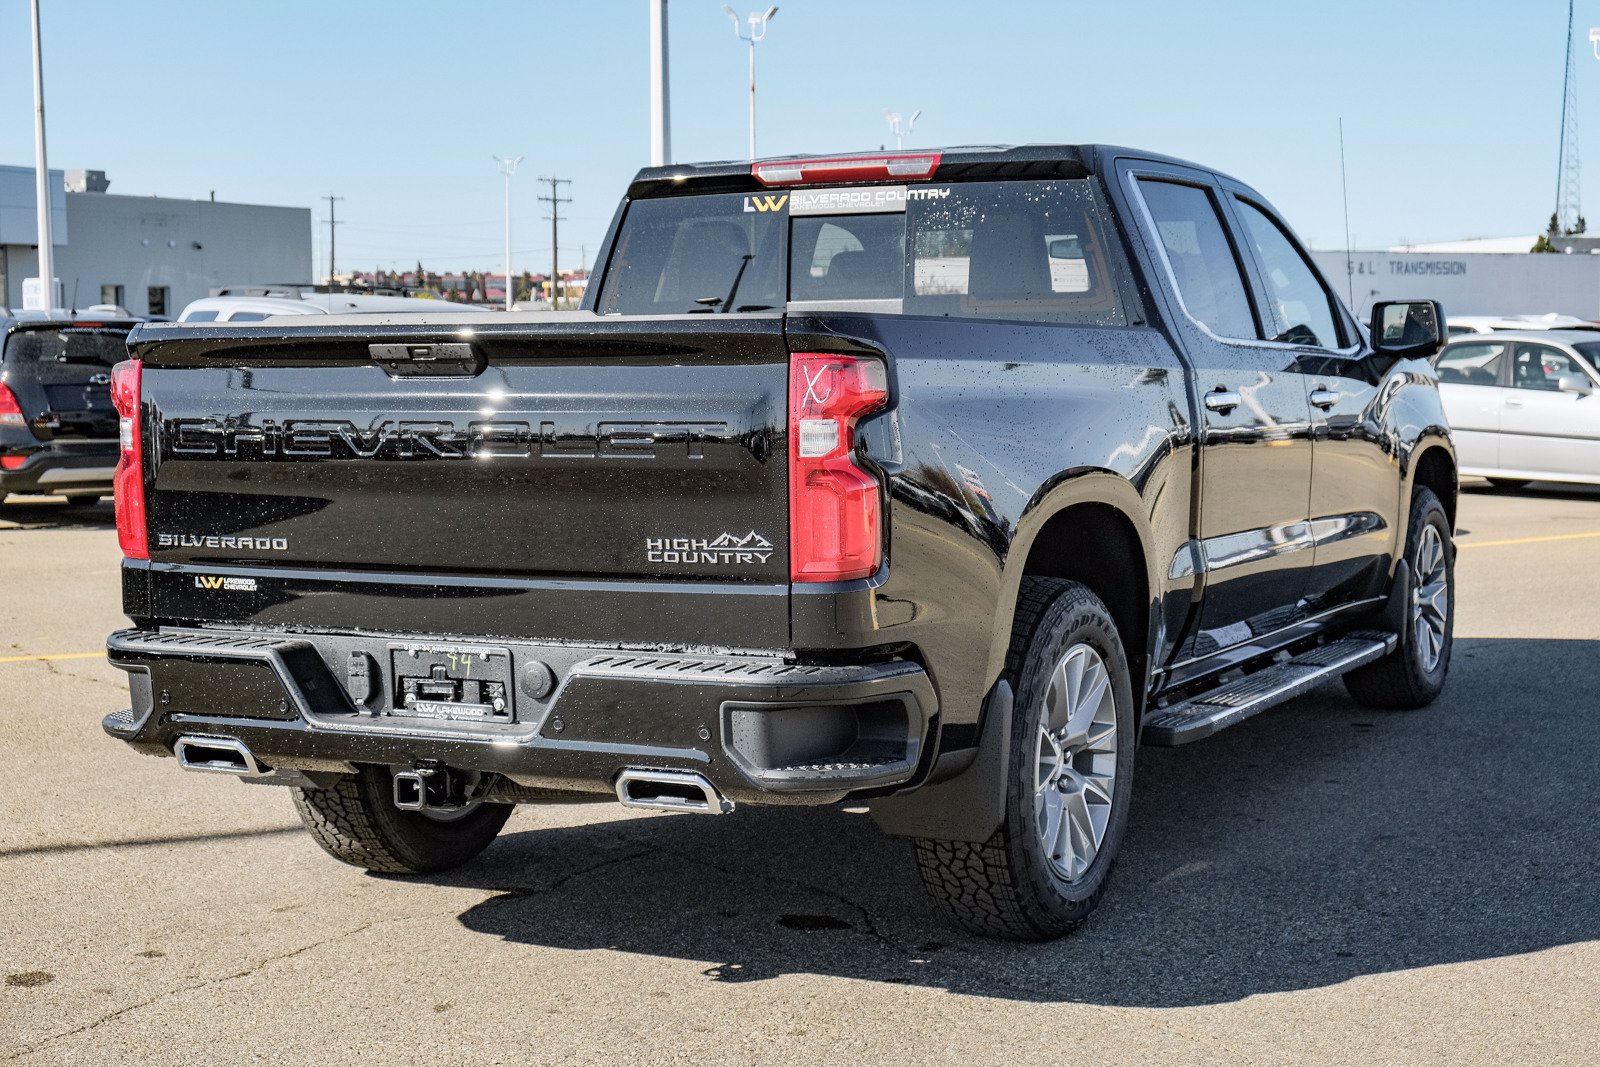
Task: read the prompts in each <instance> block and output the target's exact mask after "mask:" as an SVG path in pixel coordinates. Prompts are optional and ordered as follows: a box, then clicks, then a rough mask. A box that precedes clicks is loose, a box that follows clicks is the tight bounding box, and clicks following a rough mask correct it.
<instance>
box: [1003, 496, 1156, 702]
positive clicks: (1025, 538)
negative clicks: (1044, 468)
mask: <svg viewBox="0 0 1600 1067" xmlns="http://www.w3.org/2000/svg"><path fill="white" fill-rule="evenodd" d="M1145 513H1146V505H1145V502H1144V501H1143V499H1142V498H1141V497H1140V496H1139V493H1138V490H1136V489H1135V488H1134V487H1133V485H1132V484H1131V483H1130V482H1128V481H1127V480H1126V479H1124V478H1121V477H1119V476H1117V475H1115V474H1111V473H1109V472H1088V473H1083V474H1079V475H1077V476H1075V477H1072V478H1068V479H1065V480H1063V481H1061V482H1059V483H1057V484H1056V485H1054V486H1052V487H1050V488H1049V489H1048V490H1047V491H1045V492H1042V493H1041V494H1040V495H1039V496H1038V497H1037V498H1036V499H1035V501H1034V502H1033V503H1032V505H1031V506H1030V507H1029V508H1028V510H1027V511H1025V512H1024V513H1023V516H1022V519H1021V521H1019V522H1018V524H1017V532H1016V534H1015V535H1014V536H1013V538H1012V541H1011V547H1010V550H1009V552H1008V553H1007V557H1006V567H1005V572H1004V576H1003V580H1002V583H1001V593H1000V603H999V604H998V605H997V606H996V611H995V633H994V635H993V638H992V642H991V645H990V649H989V677H991V678H998V677H999V676H1000V674H1001V672H1002V671H1003V670H1004V668H1005V659H1006V650H1007V648H1008V647H1009V646H1010V643H1011V625H1012V620H1013V619H1014V618H1015V616H1016V610H1017V595H1018V591H1019V590H1020V588H1021V586H1022V579H1023V578H1024V577H1027V576H1036V577H1048V578H1063V579H1066V580H1068V581H1074V582H1080V583H1082V584H1083V585H1085V586H1087V587H1088V588H1089V589H1090V590H1092V591H1093V592H1094V594H1095V595H1096V596H1098V597H1099V598H1100V599H1101V600H1102V601H1103V602H1104V603H1105V605H1106V608H1107V609H1108V610H1109V611H1110V612H1111V618H1112V621H1113V622H1115V623H1116V626H1117V632H1118V634H1119V635H1120V636H1121V638H1122V644H1123V649H1124V651H1125V652H1126V653H1127V656H1128V668H1129V673H1130V674H1131V675H1132V682H1133V691H1134V703H1135V705H1136V706H1138V707H1142V706H1143V703H1144V693H1145V690H1146V687H1147V684H1148V679H1149V669H1150V648H1151V634H1152V629H1153V626H1154V620H1155V618H1156V608H1155V596H1154V593H1153V591H1154V590H1158V589H1159V588H1160V585H1159V576H1158V575H1157V574H1156V573H1155V571H1154V569H1153V568H1154V560H1153V559H1152V553H1151V551H1150V529H1149V525H1148V522H1147V521H1146V519H1145V518H1144V516H1145Z"/></svg>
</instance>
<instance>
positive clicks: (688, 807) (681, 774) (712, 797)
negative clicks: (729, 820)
mask: <svg viewBox="0 0 1600 1067" xmlns="http://www.w3.org/2000/svg"><path fill="white" fill-rule="evenodd" d="M617 799H618V800H620V801H621V802H622V803H623V804H625V805H627V806H628V807H630V808H651V809H653V810H655V811H690V812H694V813H696V814H699V815H726V814H728V813H729V812H731V811H732V810H733V801H731V800H729V799H728V798H727V797H725V796H723V795H722V794H721V793H719V792H717V787H716V786H714V785H712V784H711V782H710V781H709V780H708V779H707V778H706V776H705V775H703V774H700V773H699V772H697V771H650V770H644V769H642V768H638V767H629V768H628V769H627V770H625V771H623V772H622V773H621V774H619V775H617Z"/></svg>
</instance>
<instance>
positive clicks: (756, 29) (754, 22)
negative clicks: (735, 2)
mask: <svg viewBox="0 0 1600 1067" xmlns="http://www.w3.org/2000/svg"><path fill="white" fill-rule="evenodd" d="M722 10H724V11H726V12H727V13H728V17H729V18H730V19H732V20H733V35H734V36H735V37H737V38H739V40H741V41H748V42H750V159H751V160H752V161H754V160H755V158H756V42H758V41H762V40H765V39H766V36H767V23H769V22H771V21H772V19H773V16H775V15H776V14H777V13H778V5H777V4H773V5H772V6H771V7H769V8H767V10H766V11H765V12H762V13H756V12H751V13H750V35H749V36H748V37H747V36H745V34H744V32H743V31H742V30H740V29H739V16H738V15H736V14H734V13H733V8H731V7H729V6H728V5H727V4H723V5H722Z"/></svg>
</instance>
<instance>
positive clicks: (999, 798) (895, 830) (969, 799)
mask: <svg viewBox="0 0 1600 1067" xmlns="http://www.w3.org/2000/svg"><path fill="white" fill-rule="evenodd" d="M1011 701H1012V697H1011V683H1009V682H1007V681H1006V680H1005V679H1004V678H1002V679H1001V680H1000V681H999V682H997V683H995V687H994V689H993V690H991V691H990V693H989V699H988V700H987V701H986V702H985V710H984V716H983V727H982V731H981V733H980V734H979V737H978V754H977V756H976V757H975V758H974V759H973V761H972V763H971V765H969V766H968V767H967V769H966V770H964V771H962V772H960V773H959V774H957V775H956V776H955V777H953V778H950V779H948V780H946V781H943V782H938V783H936V784H934V785H926V786H923V787H922V788H921V789H917V790H915V791H913V792H910V793H906V794H903V795H900V796H893V797H884V798H883V799H881V800H874V801H872V805H871V807H872V818H873V821H875V822H876V823H877V824H878V828H879V829H880V830H882V831H883V832H884V833H886V834H894V835H895V836H897V837H930V838H935V839H937V840H940V841H971V842H976V843H982V842H984V841H987V840H989V838H991V837H993V836H994V832H995V831H996V830H998V829H1000V824H1001V823H1002V822H1003V821H1004V820H1005V814H1006V789H1005V780H1006V768H1007V766H1008V765H1009V764H1010V759H1011Z"/></svg>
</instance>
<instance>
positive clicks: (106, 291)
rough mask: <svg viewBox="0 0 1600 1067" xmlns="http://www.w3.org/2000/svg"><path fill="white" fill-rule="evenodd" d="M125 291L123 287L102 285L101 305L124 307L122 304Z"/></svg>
mask: <svg viewBox="0 0 1600 1067" xmlns="http://www.w3.org/2000/svg"><path fill="white" fill-rule="evenodd" d="M123 291H124V290H123V287H122V286H120V285H102V286H101V287H100V303H102V304H115V305H116V306H117V307H124V306H125V305H124V304H123V303H122V301H123Z"/></svg>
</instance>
